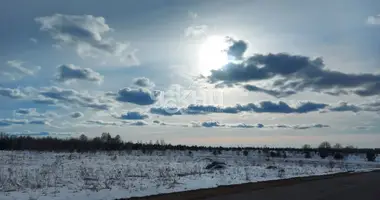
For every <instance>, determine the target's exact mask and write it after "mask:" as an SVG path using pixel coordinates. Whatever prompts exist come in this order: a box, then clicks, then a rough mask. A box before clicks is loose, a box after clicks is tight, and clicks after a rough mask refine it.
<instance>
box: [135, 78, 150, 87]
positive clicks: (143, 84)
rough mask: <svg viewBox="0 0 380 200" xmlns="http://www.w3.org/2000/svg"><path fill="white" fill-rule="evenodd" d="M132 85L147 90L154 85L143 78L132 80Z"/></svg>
mask: <svg viewBox="0 0 380 200" xmlns="http://www.w3.org/2000/svg"><path fill="white" fill-rule="evenodd" d="M133 84H135V85H137V86H139V87H147V88H151V87H154V86H155V84H154V83H153V82H152V81H150V80H149V79H148V78H145V77H139V78H135V79H134V80H133Z"/></svg>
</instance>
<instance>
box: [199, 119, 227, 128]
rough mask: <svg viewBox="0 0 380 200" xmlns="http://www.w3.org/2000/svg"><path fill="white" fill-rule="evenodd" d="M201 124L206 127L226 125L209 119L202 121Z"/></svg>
mask: <svg viewBox="0 0 380 200" xmlns="http://www.w3.org/2000/svg"><path fill="white" fill-rule="evenodd" d="M201 126H203V127H206V128H211V127H222V126H224V125H223V124H220V123H219V122H216V121H209V122H202V124H201Z"/></svg>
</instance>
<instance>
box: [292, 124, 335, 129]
mask: <svg viewBox="0 0 380 200" xmlns="http://www.w3.org/2000/svg"><path fill="white" fill-rule="evenodd" d="M329 127H330V126H329V125H324V124H313V125H296V126H293V129H300V130H305V129H311V128H329Z"/></svg>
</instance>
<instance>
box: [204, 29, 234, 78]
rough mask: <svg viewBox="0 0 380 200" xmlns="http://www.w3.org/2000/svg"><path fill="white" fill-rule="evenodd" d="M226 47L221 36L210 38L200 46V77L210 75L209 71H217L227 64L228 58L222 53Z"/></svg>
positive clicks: (224, 40)
mask: <svg viewBox="0 0 380 200" xmlns="http://www.w3.org/2000/svg"><path fill="white" fill-rule="evenodd" d="M227 47H228V44H227V42H226V39H225V38H224V37H222V36H210V37H208V38H207V39H206V40H205V41H204V42H203V43H202V44H201V46H200V49H199V55H198V59H199V64H198V67H199V71H200V73H201V74H202V75H204V76H207V75H210V73H211V70H213V69H219V68H221V67H222V66H223V65H225V64H227V63H228V56H227V53H226V52H225V51H224V50H226V49H227Z"/></svg>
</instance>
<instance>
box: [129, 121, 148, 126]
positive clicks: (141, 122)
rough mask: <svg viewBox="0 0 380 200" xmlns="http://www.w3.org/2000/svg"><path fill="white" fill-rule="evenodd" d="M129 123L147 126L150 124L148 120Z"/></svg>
mask: <svg viewBox="0 0 380 200" xmlns="http://www.w3.org/2000/svg"><path fill="white" fill-rule="evenodd" d="M129 125H131V126H146V125H148V123H147V122H146V121H135V122H131V123H129Z"/></svg>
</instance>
